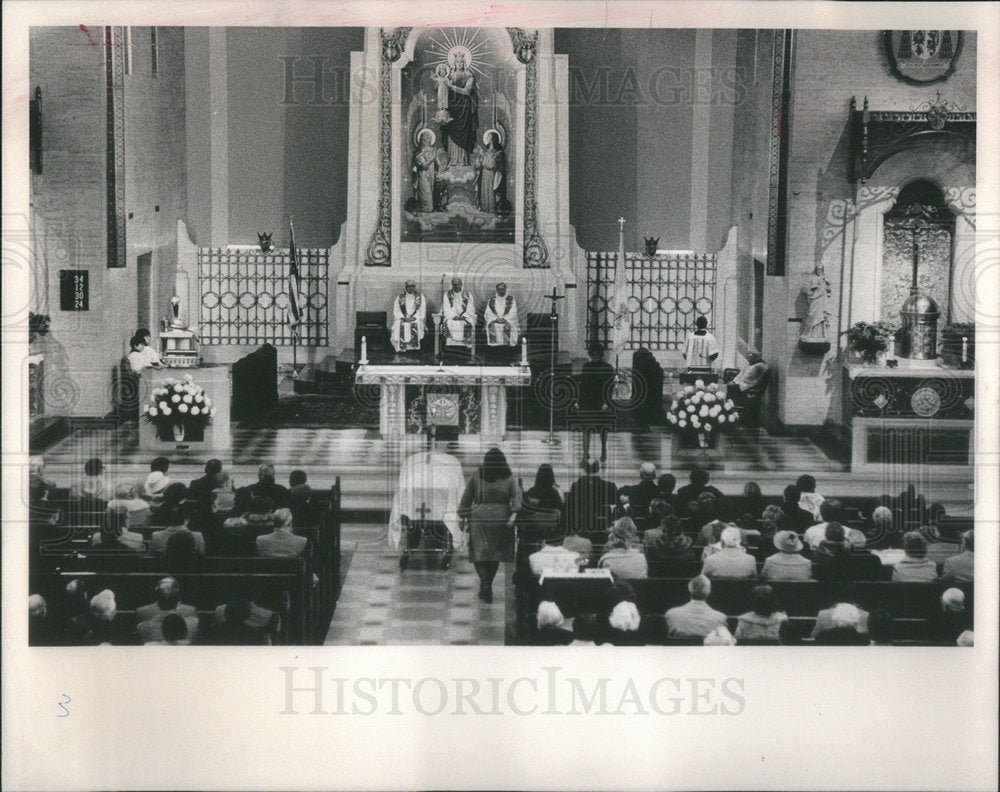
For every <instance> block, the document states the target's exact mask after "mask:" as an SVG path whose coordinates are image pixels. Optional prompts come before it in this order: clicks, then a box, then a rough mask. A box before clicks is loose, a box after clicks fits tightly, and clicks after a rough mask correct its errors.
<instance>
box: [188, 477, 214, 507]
mask: <svg viewBox="0 0 1000 792" xmlns="http://www.w3.org/2000/svg"><path fill="white" fill-rule="evenodd" d="M214 489H215V478H214V477H213V476H202V477H201V478H196V479H194V480H193V481H192V482H191V483H190V484H188V500H196V501H207V500H211V498H212V491H213V490H214Z"/></svg>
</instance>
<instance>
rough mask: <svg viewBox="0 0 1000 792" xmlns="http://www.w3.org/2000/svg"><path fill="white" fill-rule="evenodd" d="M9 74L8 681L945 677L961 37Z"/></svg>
mask: <svg viewBox="0 0 1000 792" xmlns="http://www.w3.org/2000/svg"><path fill="white" fill-rule="evenodd" d="M29 43H30V47H29V82H30V84H29V91H30V100H31V112H30V129H29V132H30V135H29V138H30V139H29V144H30V145H29V148H30V184H29V190H30V192H29V201H30V211H29V213H28V214H27V216H26V219H25V221H24V224H25V225H24V228H23V229H21V230H22V231H23V234H24V237H25V239H26V240H27V249H28V251H29V252H28V254H27V256H28V262H29V263H28V269H29V272H30V301H31V302H30V310H31V317H30V336H29V341H30V349H29V353H30V354H29V356H28V358H27V365H26V366H25V371H24V391H25V393H26V394H27V408H28V414H27V415H26V416H25V418H26V421H27V425H28V427H29V432H30V442H31V446H30V447H31V460H30V470H26V472H25V475H24V480H23V482H21V485H22V486H23V488H24V490H25V491H26V492H27V493H28V494H27V501H28V503H29V565H30V566H29V589H30V591H29V593H30V595H31V596H30V601H29V606H30V618H31V621H30V641H31V643H32V644H35V645H87V644H95V645H96V644H101V643H111V644H140V643H142V644H164V643H181V644H187V643H191V644H224V643H229V644H233V643H235V644H291V645H295V644H302V645H309V644H311V645H324V644H325V645H402V644H423V645H427V644H431V645H531V644H570V643H579V644H588V645H589V644H594V643H598V644H599V643H610V644H621V645H637V644H657V645H692V644H698V645H700V644H703V643H720V642H721V643H735V644H736V645H760V644H782V645H784V644H795V645H812V644H824V643H827V644H829V643H847V644H868V643H886V644H890V643H891V644H893V645H897V646H956V645H970V644H971V641H972V635H973V621H972V610H973V589H972V586H973V553H974V537H973V527H974V516H975V515H974V511H973V507H974V502H975V493H974V491H973V466H972V459H973V453H974V441H975V430H976V422H975V398H974V396H975V385H976V366H975V335H976V334H975V318H976V294H975V291H974V284H975V281H976V277H975V274H976V272H975V270H976V257H975V244H974V243H975V231H976V83H977V73H976V60H977V49H976V43H977V42H976V34H975V32H973V31H959V30H953V31H948V30H933V31H932V30H923V31H894V30H893V31H885V30H818V29H816V30H813V29H795V30H793V29H785V30H782V29H776V30H775V29H767V30H756V29H721V28H720V29H708V28H705V29H668V28H662V29H589V28H565V29H562V28H556V29H551V28H550V29H546V28H514V27H511V28H499V27H496V28H489V27H484V28H478V27H477V28H472V27H469V28H434V27H395V28H375V27H372V28H337V27H284V28H280V27H273V28H264V27H253V28H251V27H226V28H223V27H114V26H108V27H103V26H87V25H82V24H81V25H79V26H78V27H33V28H31V31H30V36H29Z"/></svg>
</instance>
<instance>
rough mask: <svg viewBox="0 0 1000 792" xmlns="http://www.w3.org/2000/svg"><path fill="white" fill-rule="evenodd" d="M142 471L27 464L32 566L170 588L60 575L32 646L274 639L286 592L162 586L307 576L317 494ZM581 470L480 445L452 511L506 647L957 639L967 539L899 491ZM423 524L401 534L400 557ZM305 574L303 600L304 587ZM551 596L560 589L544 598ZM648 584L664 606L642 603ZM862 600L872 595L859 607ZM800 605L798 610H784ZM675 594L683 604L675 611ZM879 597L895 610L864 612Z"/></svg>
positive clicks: (38, 602) (941, 514)
mask: <svg viewBox="0 0 1000 792" xmlns="http://www.w3.org/2000/svg"><path fill="white" fill-rule="evenodd" d="M149 468H150V469H149V473H148V475H147V476H146V477H145V478H144V479H142V480H141V481H137V482H129V481H123V480H118V481H116V483H112V482H111V480H110V478H109V476H108V475H107V474H106V471H105V468H104V465H103V462H102V461H101V460H100V459H97V458H94V459H90V460H88V461H87V462H86V463H85V464H84V465H83V469H82V471H81V475H80V476H79V477H78V481H77V483H75V484H74V485H73V486H72V487H68V488H66V487H60V486H58V485H57V484H56V483H54V482H52V481H50V480H48V479H47V478H46V476H45V469H44V463H43V462H42V460H41V459H36V460H33V465H32V470H31V475H30V484H29V495H30V552H31V554H32V556H33V559H34V561H33V567H32V568H33V569H36V570H39V572H41V571H42V570H46V569H51V568H52V564H53V563H54V561H53V560H54V559H65V558H66V557H67V556H73V555H76V556H78V557H79V556H81V555H82V556H84V557H85V559H86V558H90V559H94V560H95V563H97V561H96V560H97V559H101V558H108V557H118V558H121V557H122V556H134V557H148V558H152V559H157V562H156V563H157V567H156V568H157V569H160V570H168V571H169V572H170V574H164V575H162V576H161V577H157V578H156V579H155V580H153V581H151V586H150V587H149V589H147V591H148V595H149V596H151V597H152V599H153V600H154V601H153V602H152V603H149V604H143V605H136V606H135V607H134V608H130V609H127V610H126V612H124V613H120V612H119V608H118V605H117V602H116V595H118V594H119V592H116V591H114V590H112V589H110V588H101V589H100V590H97V589H95V588H93V583H92V580H91V579H90V578H88V576H86V575H81V576H79V577H74V576H72V575H66V573H63V574H64V576H68V577H69V578H70V579H68V580H66V581H65V583H62V581H63V580H65V577H60V578H59V580H60V581H61V585H60V588H59V590H54V589H53V588H52V586H51V585H49V586H48V587H47V588H46V589H45V590H44V591H41V590H36V588H37V587H36V588H33V590H32V596H31V600H30V603H29V610H30V625H31V643H32V645H53V644H54V645H88V644H91V645H92V644H99V643H112V644H129V643H150V644H157V643H178V644H187V643H193V642H196V643H202V644H212V643H218V644H227V643H244V644H262V643H269V642H280V641H282V640H283V639H282V638H281V635H282V614H286V618H287V613H288V605H289V603H288V597H287V593H286V594H284V595H283V597H278V598H275V597H271V598H270V599H268V598H267V597H266V596H263V597H259V598H254V597H246V596H242V595H241V596H223V597H221V598H220V599H219V601H218V602H211V603H208V604H207V605H206V604H205V603H204V602H201V603H200V604H199V606H198V608H195V607H193V606H191V605H189V604H187V603H185V602H184V601H183V596H182V594H183V592H182V586H181V583H180V582H179V580H178V579H179V578H182V577H183V576H184V575H185V574H190V573H196V572H198V571H199V570H202V569H205V568H206V566H205V565H206V564H210V563H211V564H216V565H218V564H223V565H225V564H226V563H227V560H231V561H233V562H234V563H235V562H237V561H239V560H242V559H248V558H258V559H276V558H292V559H302V560H305V561H310V562H314V563H316V562H318V561H319V560H320V558H321V557H322V556H323V553H322V552H321V551H319V550H318V544H319V542H320V532H319V529H318V525H319V523H321V522H322V509H323V508H325V507H326V506H328V498H327V493H326V492H324V491H323V490H316V491H314V490H313V489H312V487H311V486H310V484H309V482H308V478H307V475H306V473H305V472H304V471H302V470H293V471H291V473H290V474H289V476H288V485H287V486H284V485H282V484H280V483H278V482H277V481H276V478H275V470H274V467H273V466H272V465H270V464H262V465H260V467H259V469H258V471H257V480H256V481H255V482H253V483H251V484H248V485H246V486H242V487H237V486H235V484H234V481H233V478H232V476H231V475H230V473H229V472H227V471H226V470H224V469H223V464H222V463H221V461H219V460H217V459H212V460H209V461H208V462H207V463H206V465H205V470H204V475H203V476H201V477H198V478H195V479H193V480H191V481H189V482H181V481H176V480H174V479H173V478H172V477H171V474H170V460H168V459H167V458H165V457H157V458H155V459H153V460H152V461H151V463H150V466H149ZM583 468H584V469H583V471H582V475H580V476H579V478H578V479H577V480H575V481H574V482H572V483H571V485H570V486H569V487H568V489H567V490H566V493H565V495H564V494H563V492H562V491H561V490H560V488H559V487H558V485H557V482H556V478H555V473H554V471H553V468H552V467H551V466H550V465H548V464H543V465H541V466H540V467H539V468H538V470H537V472H536V475H535V478H534V483H533V485H532V486H530V487H528V488H527V489H524V490H523V491H522V488H521V482H520V480H515V478H514V474H513V473H512V472H511V469H510V467H509V465H508V464H507V462H506V459H505V458H504V457H503V454H502V452H500V451H499V450H498V449H492V450H491V451H490V452H488V453H487V455H486V458H485V459H484V462H483V464H482V465H481V466H480V467H479V469H477V470H476V472H475V473H473V475H472V476H470V477H469V479H468V483H467V486H466V488H465V493H464V495H463V497H462V499H461V503H460V507H459V511H460V514H461V516H462V518H463V531H464V533H465V534H466V535H467V536H468V542H467V544H468V546H469V548H470V550H469V554H470V559H471V560H472V561H473V562H474V565H475V568H476V571H477V573H478V575H479V577H480V599H482V600H484V601H485V602H486V603H490V602H492V590H491V583H492V580H493V577H494V576H495V575H496V573H497V570H498V568H499V566H500V563H503V562H513V563H514V564H515V574H514V582H515V588H516V594H515V607H516V608H517V610H518V613H519V615H520V614H522V613H523V612H526V611H527V612H528V615H529V618H528V619H527V621H528V622H529V624H528V627H527V629H526V630H525V631H524V634H523V636H522V637H523V641H524V642H529V643H543V644H560V643H573V642H581V641H582V642H584V643H611V644H615V643H624V644H636V643H638V644H664V643H667V644H669V643H678V642H680V643H691V642H698V643H701V642H705V643H723V644H729V643H741V644H746V643H748V642H749V643H751V644H753V643H759V642H764V643H779V642H780V643H800V642H802V641H803V640H805V641H812V642H815V643H817V644H823V643H838V642H840V643H846V644H854V643H868V642H874V643H890V642H893V640H894V636H893V632H894V629H896V628H898V627H899V626H900V624H902V623H904V622H909V623H911V625H910V626H911V627H912V622H914V621H919V622H920V623H921V630H920V632H919V638H920V640H921V642H923V643H931V644H936V645H955V644H956V643H968V642H969V641H971V635H972V632H971V630H972V597H971V593H972V584H973V578H974V575H973V569H974V535H973V530H972V528H971V525H970V524H969V522H968V521H967V520H966V519H964V518H960V517H953V516H950V515H948V514H947V513H946V511H945V508H944V507H943V506H942V505H941V504H939V503H929V504H928V503H927V502H926V500H925V498H924V497H923V496H922V495H920V494H919V493H917V492H916V489H915V488H914V487H913V486H909V487H907V488H906V489H905V490H904V491H903V492H901V493H899V494H898V495H895V496H893V495H889V494H886V495H882V496H880V497H871V498H857V499H853V500H851V499H837V498H833V497H826V496H824V494H822V493H821V492H819V491H818V490H817V482H816V480H815V478H814V477H813V476H811V475H808V474H805V475H802V476H799V477H798V479H797V480H796V481H795V483H794V484H789V485H788V486H786V487H785V488H784V490H783V492H782V494H781V496H780V498H775V497H770V496H764V495H763V494H762V493H761V488H760V486H758V484H757V483H756V482H753V481H750V482H747V483H746V484H745V486H744V487H743V488H742V491H741V492H739V493H729V494H726V493H723V492H722V491H721V490H720V489H718V488H717V487H716V486H714V485H713V484H712V483H711V477H710V474H709V472H708V471H706V470H703V469H701V468H697V467H696V468H694V469H692V470H691V471H690V473H689V475H688V477H687V479H688V481H687V483H686V484H684V485H683V486H681V487H679V488H678V487H677V483H678V482H677V479H676V477H675V476H674V475H673V474H671V473H662V474H659V473H658V471H657V469H656V467H655V466H654V465H653V464H652V463H650V462H646V463H643V464H642V465H641V467H640V469H639V471H638V481H636V482H634V483H629V484H622V485H620V486H619V485H617V484H615V483H614V482H611V481H609V480H607V479H605V478H603V477H602V469H601V463H600V462H599V461H598V460H596V459H590V460H588V461H587V462H586V463H585V464H584V466H583ZM494 495H495V496H496V497H493V496H494ZM431 527H432V526H420V525H417V526H415V528H416V531H417V537H416V543H415V544H414V547H416V546H417V543H419V541H420V537H419V534H420V532H421V529H423V530H425V531H426V529H428V528H431ZM451 549H453V548H448V552H449V554H450V551H451ZM318 566H319V564H318V563H316V567H317V571H320V572H321V571H322V570H319V569H318ZM601 570H604V571H606V572H604V573H601V572H600V571H601ZM595 572H597V574H603V577H601V578H599V580H600V581H601V582H602V583H604V584H606V585H604V587H603V588H600V589H594V590H595V591H598V594H596V595H595V596H592V597H590V599H589V600H587V597H584V598H583V600H580V598H579V597H578V596H577V593H575V592H574V591H573V589H572V586H570V587H568V588H567V587H566V586H565V585H564V586H563V588H561V589H560V588H559V584H565V583H566V581H569V582H570V583H573V582H574V581H584V580H585V579H587V578H588V577H589V576H590V575H593V574H594V573H595ZM310 577H311V578H312V581H311V582H312V586H314V587H315V586H316V585H317V583H318V576H317V572H316V571H311V572H310ZM36 579H37V580H41V579H42V578H41V577H37V578H36ZM594 580H598V578H594ZM337 584H339V581H334V583H333V587H334V588H336V586H337ZM553 584H556V587H555V589H553V590H555V591H561V592H562V593H561V594H559V595H554V596H549V595H548V593H549V590H550V588H551V587H552V585H553ZM914 585H918V587H920V588H926V587H930V588H933V589H934V591H933V597H932V598H931V599H928V597H927V596H924V595H922V596H921V597H920V598H919V605H918V606H916V605H915V606H913V607H911V606H910V605H908V604H907V600H906V598H905V597H903V598H900V597H899V596H894V597H888V598H887V597H886V592H887V591H888V589H886V588H885V587H887V586H888V587H895V590H896V592H897V594H898V592H899V591H907V590H910V589H912V587H913V586H914ZM657 586H660V587H661V588H663V587H666V589H669V590H670V591H671V592H672V593H671V594H670V595H669V596H666V599H664V595H663V593H662V591H661V592H660V593H659V594H655V593H654V594H651V593H650V592H652V591H654V590H655V589H656V587H657ZM796 586H797V587H798V588H796ZM865 586H867V587H868V589H871V588H872V586H875V587H881V588H880V589H879V591H880V592H882V593H881V594H880V595H879V597H876V598H875V599H872V598H871V597H870V596H864V595H859V587H861V588H864V587H865ZM713 587H714V590H715V594H713ZM734 587H735V588H734ZM807 587H808V588H807ZM868 589H866V591H867V590H868ZM807 590H808V592H809V596H808V597H807V598H806V599H807V600H808V602H809V603H811V604H809V605H807V606H803V603H802V602H792V601H789V599H797V595H796V594H794V593H792V592H795V591H799V592H804V591H807ZM678 592H682V593H683V594H684V595H685V596H686V597H687V600H688V601H687V602H686V603H683V604H682V603H681V602H677V601H676V598H677V593H678ZM869 593H870V592H869ZM333 597H334V599H335V597H336V593H335V592H334V593H333ZM257 599H263V600H265V601H256V600H257ZM720 599H721V600H724V602H722V601H720ZM887 599H891V600H892V602H893V603H895V605H894V607H895V608H896V609H897V610H905V611H906V612H905V613H900V612H896V613H893V612H892V611H891V610H890V609H888V608H886V607H884V606H883V604H884V603H883V601H884V600H887ZM654 602H655V603H658V604H656V605H653V603H654ZM588 603H589V604H588ZM663 603H666V604H667V605H671V607H669V608H665V607H661V605H662V604H663ZM803 607H806V608H807V610H809V612H807V613H802V612H801V611H802V609H803ZM591 608H592V609H591ZM813 608H814V609H813ZM793 612H794V614H795V615H794V617H792V618H790V616H789V614H790V613H793ZM911 632H912V630H911ZM285 640H287V639H285Z"/></svg>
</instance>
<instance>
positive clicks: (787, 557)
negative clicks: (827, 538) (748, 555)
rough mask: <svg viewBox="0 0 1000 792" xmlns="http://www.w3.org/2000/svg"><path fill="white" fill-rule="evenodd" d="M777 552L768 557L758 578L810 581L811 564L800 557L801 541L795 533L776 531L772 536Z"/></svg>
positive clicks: (806, 559) (803, 557)
mask: <svg viewBox="0 0 1000 792" xmlns="http://www.w3.org/2000/svg"><path fill="white" fill-rule="evenodd" d="M774 547H775V549H776V550H777V551H778V552H777V553H775V554H774V555H770V556H768V557H767V558H766V559H765V561H764V567H763V569H761V571H760V576H761V578H762V579H764V580H811V579H812V562H811V561H810V560H809V559H808V558H806V557H805V556H803V555H801V550H802V547H803V545H802V540H800V539H799V535H798V534H797V533H795V531H778V532H777V533H776V534H775V535H774Z"/></svg>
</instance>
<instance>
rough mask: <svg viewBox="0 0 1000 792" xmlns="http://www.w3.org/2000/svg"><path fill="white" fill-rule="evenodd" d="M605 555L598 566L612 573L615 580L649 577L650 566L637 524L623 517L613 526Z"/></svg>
mask: <svg viewBox="0 0 1000 792" xmlns="http://www.w3.org/2000/svg"><path fill="white" fill-rule="evenodd" d="M605 551H606V552H605V553H604V555H603V556H601V559H600V561H598V562H597V566H598V567H599V568H601V569H608V570H610V571H611V574H612V576H613V577H614V578H615V580H634V579H637V578H645V577H648V576H649V565H648V563H647V562H646V556H644V555H643V553H642V543H641V540H640V539H639V532H638V530H636V527H635V523H634V522H632V520H631V519H630V518H628V517H622V518H621V519H620V520H617V521H616V522H615V524H614V525H612V526H611V532H610V534H609V535H608V543H607V544H606V545H605Z"/></svg>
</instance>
